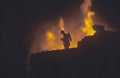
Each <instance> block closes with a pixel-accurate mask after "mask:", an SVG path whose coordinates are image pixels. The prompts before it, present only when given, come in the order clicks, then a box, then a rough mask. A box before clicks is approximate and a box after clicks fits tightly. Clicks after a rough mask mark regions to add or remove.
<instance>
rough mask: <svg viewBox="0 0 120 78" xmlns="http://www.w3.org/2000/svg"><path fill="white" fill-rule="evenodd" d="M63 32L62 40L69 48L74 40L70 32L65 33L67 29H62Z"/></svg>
mask: <svg viewBox="0 0 120 78" xmlns="http://www.w3.org/2000/svg"><path fill="white" fill-rule="evenodd" d="M61 34H62V35H63V38H62V39H61V40H62V41H63V45H64V48H65V49H69V46H70V41H72V38H71V35H70V33H65V31H61Z"/></svg>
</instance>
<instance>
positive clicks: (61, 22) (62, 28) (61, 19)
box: [59, 17, 65, 31]
mask: <svg viewBox="0 0 120 78" xmlns="http://www.w3.org/2000/svg"><path fill="white" fill-rule="evenodd" d="M59 27H60V30H63V31H65V28H64V20H63V18H62V17H60V21H59Z"/></svg>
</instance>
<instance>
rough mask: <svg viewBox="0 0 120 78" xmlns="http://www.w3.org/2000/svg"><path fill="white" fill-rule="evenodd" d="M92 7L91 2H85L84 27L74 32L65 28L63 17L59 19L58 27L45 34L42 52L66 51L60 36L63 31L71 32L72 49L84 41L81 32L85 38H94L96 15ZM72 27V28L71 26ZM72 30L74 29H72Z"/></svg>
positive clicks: (87, 0) (83, 12) (88, 0)
mask: <svg viewBox="0 0 120 78" xmlns="http://www.w3.org/2000/svg"><path fill="white" fill-rule="evenodd" d="M91 6H92V2H91V0H85V1H84V3H83V4H82V6H81V7H80V9H81V10H82V15H83V17H84V18H83V25H82V26H79V28H76V29H75V28H74V29H73V30H72V31H69V28H67V26H65V24H64V23H65V21H64V19H63V18H62V17H60V19H59V23H58V26H57V27H54V28H53V29H48V30H47V31H46V33H45V39H44V40H43V42H42V43H44V44H42V43H41V44H40V48H41V50H58V49H64V47H63V43H62V41H61V38H62V35H61V34H60V31H61V30H64V31H65V32H69V33H70V34H71V36H72V41H71V43H70V48H76V47H77V42H78V41H80V40H81V39H82V37H81V36H80V35H81V32H82V33H84V37H85V36H92V35H94V33H95V30H94V29H93V27H92V25H93V20H92V16H93V15H94V14H95V13H94V12H92V11H91V10H90V8H91ZM70 27H71V26H70ZM71 29H72V27H71Z"/></svg>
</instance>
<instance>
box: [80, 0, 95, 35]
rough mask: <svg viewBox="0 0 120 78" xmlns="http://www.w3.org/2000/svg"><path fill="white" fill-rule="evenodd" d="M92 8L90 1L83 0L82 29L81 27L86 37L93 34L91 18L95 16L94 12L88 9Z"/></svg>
mask: <svg viewBox="0 0 120 78" xmlns="http://www.w3.org/2000/svg"><path fill="white" fill-rule="evenodd" d="M91 6H92V2H91V0H85V1H84V3H83V5H82V7H81V9H82V12H83V15H84V25H85V26H84V27H82V28H81V29H82V31H83V32H84V33H85V34H86V36H92V35H94V33H95V30H94V29H93V27H92V26H93V20H92V16H93V15H94V14H95V13H94V12H92V11H90V7H91Z"/></svg>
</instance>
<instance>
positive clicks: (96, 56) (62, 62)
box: [29, 32, 120, 78]
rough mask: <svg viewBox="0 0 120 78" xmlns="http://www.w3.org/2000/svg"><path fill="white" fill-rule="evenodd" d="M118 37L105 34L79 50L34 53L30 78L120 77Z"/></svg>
mask: <svg viewBox="0 0 120 78" xmlns="http://www.w3.org/2000/svg"><path fill="white" fill-rule="evenodd" d="M119 35H120V34H119V33H117V32H116V33H115V32H114V33H113V32H104V33H102V34H101V35H96V36H93V37H86V38H85V39H83V40H82V42H79V43H78V48H73V49H68V50H57V51H47V52H40V53H37V54H33V55H31V58H30V72H29V78H120V41H119V40H120V37H119Z"/></svg>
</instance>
